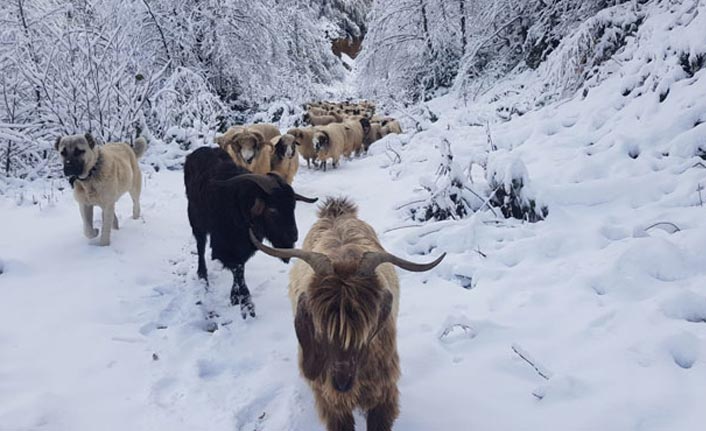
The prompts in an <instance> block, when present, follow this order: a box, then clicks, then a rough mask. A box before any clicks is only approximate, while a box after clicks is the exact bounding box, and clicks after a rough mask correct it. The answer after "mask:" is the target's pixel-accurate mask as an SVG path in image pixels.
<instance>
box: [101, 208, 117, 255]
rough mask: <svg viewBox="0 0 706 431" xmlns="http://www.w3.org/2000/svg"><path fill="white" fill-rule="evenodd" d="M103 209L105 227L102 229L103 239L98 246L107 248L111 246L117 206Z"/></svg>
mask: <svg viewBox="0 0 706 431" xmlns="http://www.w3.org/2000/svg"><path fill="white" fill-rule="evenodd" d="M101 209H102V210H103V226H102V227H101V238H100V241H99V242H98V245H100V246H103V247H105V246H107V245H110V228H111V227H112V226H113V215H114V214H115V204H112V205H108V206H105V207H103V208H101Z"/></svg>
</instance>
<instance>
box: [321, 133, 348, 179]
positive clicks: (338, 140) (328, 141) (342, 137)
mask: <svg viewBox="0 0 706 431" xmlns="http://www.w3.org/2000/svg"><path fill="white" fill-rule="evenodd" d="M313 142H314V151H316V158H317V160H318V161H319V162H320V163H321V166H322V167H323V169H324V172H326V164H327V162H328V160H329V159H332V165H333V167H334V168H337V167H338V163H339V161H340V159H341V156H342V155H343V150H344V147H345V145H346V128H345V126H344V125H343V124H341V123H333V124H329V125H327V126H320V127H315V128H314V137H313Z"/></svg>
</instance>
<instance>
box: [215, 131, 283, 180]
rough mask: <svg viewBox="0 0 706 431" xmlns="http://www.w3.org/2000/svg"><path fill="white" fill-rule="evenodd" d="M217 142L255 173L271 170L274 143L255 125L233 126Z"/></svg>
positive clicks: (235, 160) (243, 165)
mask: <svg viewBox="0 0 706 431" xmlns="http://www.w3.org/2000/svg"><path fill="white" fill-rule="evenodd" d="M216 142H217V143H218V145H219V146H220V147H221V148H223V149H224V150H225V151H226V152H227V153H228V155H230V157H231V158H232V159H233V161H234V162H235V163H236V164H237V165H239V166H242V167H244V168H245V169H248V170H249V171H250V172H252V173H255V174H262V175H264V174H266V173H268V172H270V160H271V158H272V153H273V148H272V144H271V143H270V141H268V140H265V137H264V136H263V135H262V133H260V132H259V131H257V130H256V129H255V128H254V127H253V126H248V127H243V126H235V127H231V128H230V129H228V130H227V131H226V133H224V134H223V135H222V136H220V137H218V138H216Z"/></svg>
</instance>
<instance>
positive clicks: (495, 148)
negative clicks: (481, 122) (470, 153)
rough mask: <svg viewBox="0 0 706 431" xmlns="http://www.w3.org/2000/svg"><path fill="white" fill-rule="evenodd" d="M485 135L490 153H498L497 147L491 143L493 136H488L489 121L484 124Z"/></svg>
mask: <svg viewBox="0 0 706 431" xmlns="http://www.w3.org/2000/svg"><path fill="white" fill-rule="evenodd" d="M485 134H486V136H487V138H488V145H489V146H490V150H491V151H498V146H497V145H495V143H494V142H493V136H492V135H491V134H490V121H486V122H485Z"/></svg>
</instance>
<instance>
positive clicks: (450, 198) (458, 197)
mask: <svg viewBox="0 0 706 431" xmlns="http://www.w3.org/2000/svg"><path fill="white" fill-rule="evenodd" d="M438 148H439V151H440V153H441V161H440V163H439V167H438V169H437V171H436V177H435V178H429V177H422V178H421V179H420V184H421V186H422V187H423V188H424V189H425V190H426V192H427V194H428V197H427V198H426V199H425V200H424V202H423V203H422V204H421V205H419V206H417V207H415V208H412V209H411V210H410V215H411V217H412V218H413V219H414V220H417V221H422V222H424V221H429V220H437V221H438V220H447V219H454V220H457V219H461V218H464V217H466V216H468V215H470V214H471V213H473V212H475V211H477V210H478V209H479V208H480V207H481V206H482V205H483V200H482V199H481V198H480V194H478V193H476V192H475V191H473V189H471V185H470V184H468V179H467V177H466V175H465V174H464V172H463V169H462V168H461V167H460V166H459V164H458V163H456V162H455V161H454V156H453V153H452V152H451V144H450V143H449V141H447V140H446V139H444V140H443V141H442V142H441V144H440V145H439V146H438Z"/></svg>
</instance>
